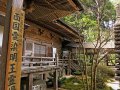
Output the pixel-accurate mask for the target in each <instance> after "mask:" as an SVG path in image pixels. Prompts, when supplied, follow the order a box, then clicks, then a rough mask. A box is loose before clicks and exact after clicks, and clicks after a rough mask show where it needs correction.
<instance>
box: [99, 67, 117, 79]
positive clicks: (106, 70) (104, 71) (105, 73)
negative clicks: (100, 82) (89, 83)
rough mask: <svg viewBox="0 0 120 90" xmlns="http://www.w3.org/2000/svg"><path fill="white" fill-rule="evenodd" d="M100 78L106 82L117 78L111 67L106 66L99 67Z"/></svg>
mask: <svg viewBox="0 0 120 90" xmlns="http://www.w3.org/2000/svg"><path fill="white" fill-rule="evenodd" d="M98 76H100V77H102V78H104V80H107V79H109V78H113V77H114V76H115V72H114V70H112V69H111V68H110V67H108V66H106V65H99V66H98Z"/></svg>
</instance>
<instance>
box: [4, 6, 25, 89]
mask: <svg viewBox="0 0 120 90" xmlns="http://www.w3.org/2000/svg"><path fill="white" fill-rule="evenodd" d="M23 31H24V11H22V10H21V9H18V8H13V9H12V15H11V23H10V33H9V45H8V58H7V67H6V81H5V90H20V79H21V62H22V43H23Z"/></svg>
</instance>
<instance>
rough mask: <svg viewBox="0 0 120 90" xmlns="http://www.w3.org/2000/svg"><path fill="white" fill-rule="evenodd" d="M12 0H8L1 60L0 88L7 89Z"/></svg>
mask: <svg viewBox="0 0 120 90" xmlns="http://www.w3.org/2000/svg"><path fill="white" fill-rule="evenodd" d="M12 1H13V0H7V7H6V17H5V25H4V34H3V44H2V59H1V60H0V90H5V76H6V75H5V73H6V62H7V53H8V42H9V32H10V18H11V9H12Z"/></svg>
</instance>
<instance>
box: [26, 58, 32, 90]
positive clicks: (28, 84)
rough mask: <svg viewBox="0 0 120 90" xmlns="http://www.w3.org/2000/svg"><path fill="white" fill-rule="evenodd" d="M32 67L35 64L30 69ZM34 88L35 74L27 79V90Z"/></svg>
mask: <svg viewBox="0 0 120 90" xmlns="http://www.w3.org/2000/svg"><path fill="white" fill-rule="evenodd" d="M31 61H32V60H31ZM31 66H33V64H30V67H31ZM32 86H33V74H32V73H30V74H29V75H28V77H27V90H32Z"/></svg>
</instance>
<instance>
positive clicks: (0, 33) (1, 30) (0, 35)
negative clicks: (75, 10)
mask: <svg viewBox="0 0 120 90" xmlns="http://www.w3.org/2000/svg"><path fill="white" fill-rule="evenodd" d="M3 29H4V27H3V26H1V25H0V47H1V46H2V40H3Z"/></svg>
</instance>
